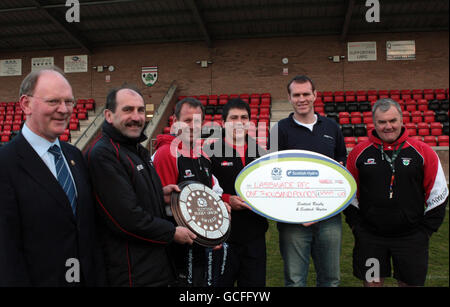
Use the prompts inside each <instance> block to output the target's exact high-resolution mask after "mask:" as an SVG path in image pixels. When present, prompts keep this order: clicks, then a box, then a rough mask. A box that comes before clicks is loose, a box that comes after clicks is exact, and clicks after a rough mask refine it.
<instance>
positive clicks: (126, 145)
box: [86, 87, 195, 287]
mask: <svg viewBox="0 0 450 307" xmlns="http://www.w3.org/2000/svg"><path fill="white" fill-rule="evenodd" d="M104 113H105V122H104V124H103V127H102V134H101V136H100V137H99V138H98V139H97V140H96V142H95V143H94V145H92V147H91V148H90V149H89V150H88V151H87V152H86V160H87V162H88V167H89V173H90V177H91V179H92V184H93V188H94V193H95V197H96V200H97V205H98V206H97V208H98V212H99V217H100V223H99V229H100V235H101V239H102V240H101V242H102V248H103V254H104V257H105V264H106V272H107V278H108V283H109V285H111V286H130V287H132V286H168V285H172V284H173V283H174V282H175V272H174V265H173V258H172V256H171V255H170V254H169V250H168V246H169V245H170V244H171V243H172V242H174V241H175V242H177V243H179V244H185V243H188V244H192V243H193V239H195V235H194V234H193V233H192V232H191V231H190V230H189V229H187V228H185V227H180V226H178V227H176V226H175V225H174V224H173V223H172V222H171V221H169V220H168V218H167V216H166V214H165V212H164V202H168V201H169V200H170V193H171V192H172V191H174V190H175V191H179V189H178V187H177V186H176V185H167V186H164V188H163V186H162V185H161V181H160V180H159V177H158V174H157V173H156V171H155V169H154V168H153V166H152V164H151V160H150V154H149V152H148V150H147V149H145V148H144V147H143V146H142V145H141V144H140V142H142V141H143V140H145V139H146V137H145V135H144V134H143V133H142V130H143V129H144V122H145V104H144V99H143V97H142V95H141V94H140V93H139V92H138V91H137V90H135V89H131V88H126V87H122V88H118V89H114V90H112V91H111V92H110V93H109V94H108V96H107V98H106V109H105V111H104Z"/></svg>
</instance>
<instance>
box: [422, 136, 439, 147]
mask: <svg viewBox="0 0 450 307" xmlns="http://www.w3.org/2000/svg"><path fill="white" fill-rule="evenodd" d="M423 141H424V142H425V143H426V144H428V145H430V146H437V142H436V137H435V136H432V135H427V136H424V137H423Z"/></svg>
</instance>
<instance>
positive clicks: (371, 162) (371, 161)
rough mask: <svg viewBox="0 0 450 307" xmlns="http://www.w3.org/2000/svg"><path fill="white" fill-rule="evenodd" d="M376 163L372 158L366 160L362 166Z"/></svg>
mask: <svg viewBox="0 0 450 307" xmlns="http://www.w3.org/2000/svg"><path fill="white" fill-rule="evenodd" d="M375 164H377V162H375V159H374V158H368V159H367V161H366V162H364V165H375Z"/></svg>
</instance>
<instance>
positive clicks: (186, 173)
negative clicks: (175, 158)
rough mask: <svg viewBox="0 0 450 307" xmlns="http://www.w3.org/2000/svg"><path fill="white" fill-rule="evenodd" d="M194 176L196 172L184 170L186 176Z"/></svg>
mask: <svg viewBox="0 0 450 307" xmlns="http://www.w3.org/2000/svg"><path fill="white" fill-rule="evenodd" d="M191 177H194V174H192V171H191V170H190V169H187V170H185V171H184V178H191Z"/></svg>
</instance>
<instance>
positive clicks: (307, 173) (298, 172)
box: [286, 169, 319, 177]
mask: <svg viewBox="0 0 450 307" xmlns="http://www.w3.org/2000/svg"><path fill="white" fill-rule="evenodd" d="M286 176H288V177H319V171H318V170H315V169H312V170H311V169H306V170H304V169H289V170H287V171H286Z"/></svg>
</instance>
